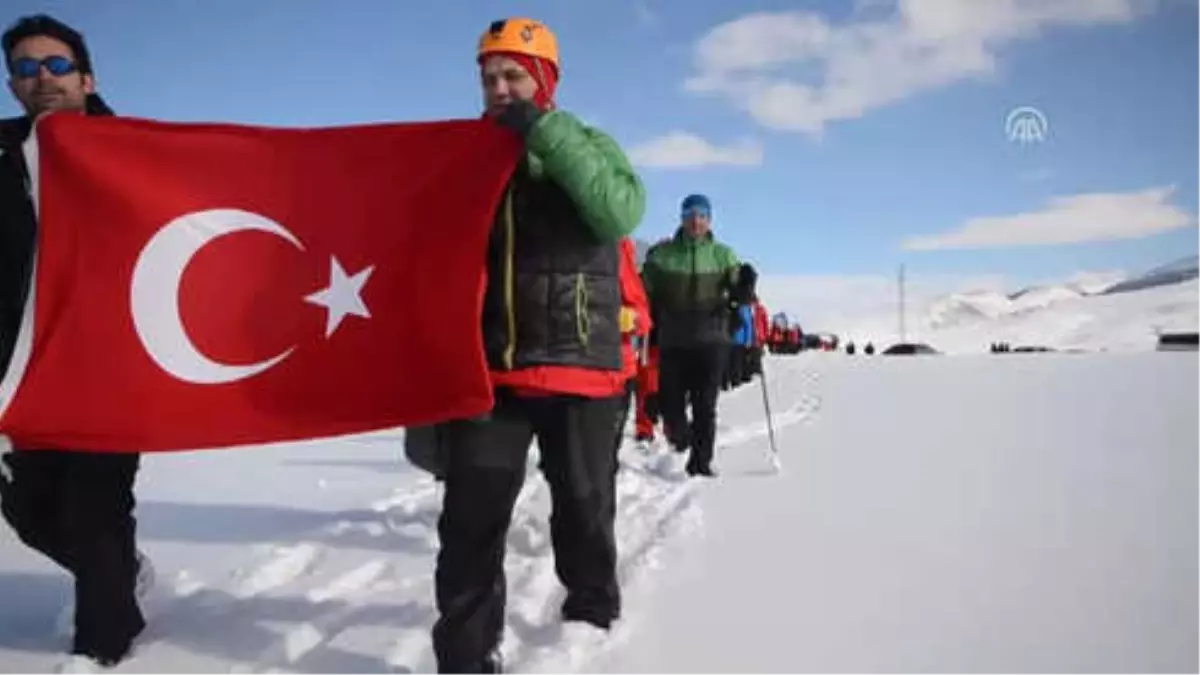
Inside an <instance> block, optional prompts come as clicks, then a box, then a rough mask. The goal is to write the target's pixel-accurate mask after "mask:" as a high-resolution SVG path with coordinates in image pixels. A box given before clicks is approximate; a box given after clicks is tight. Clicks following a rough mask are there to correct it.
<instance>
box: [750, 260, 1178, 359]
mask: <svg viewBox="0 0 1200 675" xmlns="http://www.w3.org/2000/svg"><path fill="white" fill-rule="evenodd" d="M1197 267H1198V265H1197V257H1196V256H1191V257H1189V258H1184V259H1180V260H1177V261H1175V262H1173V263H1171V264H1169V265H1163V266H1162V267H1158V268H1155V269H1153V270H1150V271H1148V272H1146V273H1144V274H1140V275H1136V276H1129V275H1127V274H1124V273H1120V272H1092V273H1081V274H1077V275H1074V276H1072V277H1071V278H1069V279H1066V280H1064V281H1061V282H1056V283H1046V284H1040V285H1037V286H1030V287H1026V288H1023V289H1021V290H1019V291H1017V292H1011V291H1010V290H1008V289H1006V288H1005V283H1004V280H1003V279H1002V278H999V277H977V278H966V277H960V278H954V277H931V276H928V275H913V276H912V277H911V278H910V279H909V281H908V283H907V284H906V290H907V293H906V299H905V300H906V302H905V312H904V328H903V330H904V338H905V339H907V340H909V341H914V340H915V341H923V342H927V343H929V344H930V345H932V346H934V347H935V348H937V349H938V350H939V351H944V352H947V353H980V352H986V351H987V349H988V346H989V345H990V344H991V343H992V342H998V341H1004V342H1008V343H1010V344H1011V345H1013V346H1014V347H1015V346H1019V345H1030V346H1046V347H1051V348H1055V349H1082V350H1087V351H1100V350H1108V351H1149V350H1153V349H1154V348H1155V346H1156V344H1157V340H1158V334H1159V333H1160V332H1193V331H1196V330H1197V326H1198V324H1200V316H1198V314H1200V312H1198V306H1200V280H1198V279H1197ZM954 289H964V290H954ZM898 290H899V289H898V286H897V282H896V280H895V279H888V278H885V277H882V276H880V277H770V276H768V277H764V279H763V280H762V281H761V282H760V292H761V294H762V296H763V298H764V299H765V302H766V303H767V305H768V307H769V308H770V309H771V311H773V312H774V311H784V312H787V314H788V315H789V317H791V319H793V320H795V321H799V323H800V324H801V326H802V327H803V328H804V330H805V331H806V332H832V333H836V334H838V335H840V336H841V337H842V339H843V341H849V340H852V341H854V342H856V343H858V344H863V343H865V342H868V341H871V342H874V343H875V344H876V346H883V345H889V344H892V343H895V342H898V341H900V340H901V325H900V304H899V297H898V295H899V294H898ZM948 291H950V292H948Z"/></svg>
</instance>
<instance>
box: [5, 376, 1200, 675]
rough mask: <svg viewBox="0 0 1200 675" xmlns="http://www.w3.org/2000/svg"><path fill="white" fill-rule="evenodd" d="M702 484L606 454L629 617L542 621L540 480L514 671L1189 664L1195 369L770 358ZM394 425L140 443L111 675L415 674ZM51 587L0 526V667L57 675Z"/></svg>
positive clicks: (648, 457)
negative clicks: (157, 451)
mask: <svg viewBox="0 0 1200 675" xmlns="http://www.w3.org/2000/svg"><path fill="white" fill-rule="evenodd" d="M769 367H770V371H769V375H770V377H771V390H772V396H773V398H772V403H773V405H774V407H775V416H776V417H775V421H776V426H777V432H778V435H779V441H780V446H781V456H782V460H783V464H784V472H783V473H782V474H780V475H775V474H774V473H773V470H772V469H771V463H770V461H769V457H768V455H767V452H768V446H767V442H766V434H765V426H764V424H763V420H764V416H763V412H762V398H761V395H760V390H759V389H758V388H757V385H754V386H750V387H745V388H742V389H740V390H738V391H735V392H733V393H731V394H728V395H726V396H725V397H724V398H723V400H722V404H721V429H720V449H719V450H718V463H719V468H720V469H721V470H722V476H721V477H720V478H719V479H718V480H717V481H714V482H700V483H697V482H688V481H685V480H683V479H682V478H681V476H680V472H679V468H680V467H679V460H678V458H677V457H673V456H671V455H669V454H666V453H662V452H651V453H644V452H642V451H640V450H638V449H636V448H634V447H633V446H632V445H628V446H627V447H626V448H625V449H624V450H623V453H622V454H623V460H624V466H623V468H622V471H621V474H620V478H619V483H620V501H619V513H620V515H619V516H618V517H619V522H618V535H619V537H620V542H621V552H622V559H621V574H622V578H623V580H624V582H625V584H626V601H625V608H626V616H625V618H624V620H623V621H622V622H621V623H620V624H619V626H618V627H617V628H616V629H615V630H614V633H613V634H612V635H611V637H610V638H609V639H608V640H607V641H604V642H599V643H597V642H593V641H589V640H588V639H586V638H583V639H582V641H580V638H579V637H578V636H575V635H571V634H568V635H564V634H563V632H562V631H561V628H560V626H559V625H558V624H557V622H556V621H555V613H556V610H557V606H558V602H559V601H560V599H561V592H560V590H559V588H558V584H557V581H556V580H555V577H554V572H553V561H552V559H551V557H550V555H549V548H548V544H549V542H548V532H547V526H546V523H545V515H546V513H547V511H548V499H547V497H548V495H547V491H546V488H545V485H544V483H543V482H542V480H541V478H540V477H538V476H537V475H536V474H531V476H530V480H529V482H528V484H527V486H526V491H525V493H524V495H523V497H522V501H521V503H520V505H519V506H518V515H517V517H516V520H515V524H514V527H513V530H512V535H511V540H510V544H511V545H510V553H509V560H508V569H509V584H510V588H511V594H510V607H509V621H508V625H509V634H508V639H507V643H506V653H507V657H508V658H507V660H508V665H509V668H510V670H512V671H524V672H529V671H541V672H550V671H647V670H649V671H705V672H711V671H726V670H731V671H732V670H736V671H781V670H782V671H827V672H832V671H839V672H845V671H959V672H963V671H1039V672H1045V671H1060V670H1072V671H1079V670H1083V671H1134V672H1150V671H1169V670H1175V671H1187V670H1191V671H1195V670H1196V669H1197V634H1198V632H1200V628H1198V626H1197V592H1198V589H1197V510H1196V506H1197V448H1198V439H1197V406H1198V400H1197V357H1196V355H1195V354H1194V353H1142V354H1043V355H1020V354H1009V355H1003V356H987V355H981V356H957V357H955V356H949V357H925V358H922V357H898V358H897V357H878V356H877V357H874V358H871V359H868V358H865V357H854V358H852V357H848V356H845V355H840V354H806V355H800V356H796V357H779V358H776V359H772V360H771V361H770V362H769ZM399 454H400V441H399V437H398V436H397V435H395V434H377V435H371V436H363V437H356V438H352V439H341V440H338V441H330V442H316V443H307V444H297V445H290V446H278V447H268V448H259V449H255V450H250V451H238V452H226V453H194V454H180V455H170V456H152V457H147V458H146V459H145V462H144V469H143V473H142V476H141V480H140V486H139V494H140V498H141V504H140V506H139V519H140V533H141V538H142V545H143V547H144V549H145V550H146V551H147V552H148V553H149V554H150V555H151V556H152V557H153V559H154V560H155V562H156V564H157V567H158V571H159V585H158V587H157V590H156V592H155V593H154V594H153V596H152V597H151V599H150V601H149V603H148V604H149V605H150V608H149V612H150V614H151V621H152V628H151V629H150V632H149V634H148V635H147V636H146V639H145V640H144V641H143V644H142V645H141V646H140V647H139V648H138V652H137V654H136V657H135V658H133V659H132V660H131V661H129V662H127V663H126V664H123V665H122V666H121V667H120V668H119V669H118V670H119V671H121V672H150V671H164V672H197V671H204V672H250V671H254V672H262V671H319V672H428V671H430V670H432V669H433V667H434V664H433V660H432V655H431V653H430V645H429V637H428V631H429V628H430V626H431V625H432V622H433V619H434V610H433V595H432V587H431V580H432V569H433V561H434V556H435V553H436V535H435V529H434V528H435V523H436V518H437V514H438V508H439V506H438V491H437V488H436V486H435V485H434V484H433V483H431V482H429V481H428V480H427V479H426V478H425V477H424V476H423V475H421V474H419V473H418V472H416V471H415V470H413V469H411V468H410V467H408V466H407V465H405V464H404V463H403V462H402V460H400V459H399ZM68 592H69V586H68V582H67V579H66V577H65V576H64V575H62V574H61V573H59V572H58V571H57V570H55V569H53V568H52V567H51V566H50V565H49V564H47V563H45V562H43V561H42V560H41V559H39V558H38V557H37V556H35V555H34V554H32V553H30V552H29V551H27V550H26V549H25V548H24V547H23V546H21V545H20V544H19V543H18V542H16V541H15V539H14V538H13V537H12V535H11V533H10V532H9V531H8V530H7V529H4V530H2V531H0V602H2V603H3V604H2V607H3V611H0V670H3V671H28V672H44V671H48V670H53V669H55V668H56V667H58V666H59V664H60V662H61V661H62V653H63V650H64V648H65V646H66V645H67V639H66V638H65V637H64V636H63V635H61V634H57V633H56V632H55V628H54V626H55V621H56V615H58V614H59V613H60V611H61V610H62V608H63V607H64V605H65V604H66V600H67V596H68Z"/></svg>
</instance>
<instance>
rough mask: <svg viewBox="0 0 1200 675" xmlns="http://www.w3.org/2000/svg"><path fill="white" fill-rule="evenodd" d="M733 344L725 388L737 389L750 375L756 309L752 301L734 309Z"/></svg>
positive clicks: (726, 371) (727, 364)
mask: <svg viewBox="0 0 1200 675" xmlns="http://www.w3.org/2000/svg"><path fill="white" fill-rule="evenodd" d="M732 321H733V327H734V330H733V344H732V345H730V347H729V360H728V362H727V363H726V368H725V387H724V388H725V389H736V388H737V387H740V386H741V385H742V384H744V383H745V382H746V381H747V380H749V377H748V375H747V370H748V367H749V362H748V358H749V354H750V348H751V347H752V346H753V345H754V309H753V308H751V306H750V303H749V302H746V303H742V304H739V305H737V306H736V307H735V308H734V309H733V317H732Z"/></svg>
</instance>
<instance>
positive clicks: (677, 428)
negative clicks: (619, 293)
mask: <svg viewBox="0 0 1200 675" xmlns="http://www.w3.org/2000/svg"><path fill="white" fill-rule="evenodd" d="M681 220H682V224H681V225H680V227H679V229H678V230H677V231H676V232H675V236H674V237H672V238H671V239H667V240H664V241H662V242H660V243H659V244H658V245H656V246H654V247H652V248H651V249H650V251H649V252H648V253H647V254H646V262H645V265H644V266H643V278H644V280H645V285H646V294H647V295H648V296H649V297H650V312H651V316H652V317H653V318H652V321H653V322H654V325H655V326H656V327H657V328H658V344H659V350H660V351H659V354H660V357H659V358H660V366H659V368H660V370H659V406H660V410H661V412H662V416H663V429H664V431H665V433H666V435H667V440H668V442H670V443H671V445H672V446H674V447H675V449H676V450H677V451H679V452H686V451H687V450H688V449H689V448H690V449H691V453H690V455H689V456H688V461H687V473H688V475H689V476H707V477H713V476H715V475H716V472H715V471H714V470H713V466H712V462H713V444H714V442H715V436H716V428H717V396H718V394H719V392H720V388H721V378H722V375H723V373H724V370H725V365H726V363H725V362H726V360H727V358H728V354H729V352H730V346H731V345H732V344H733V339H732V335H731V332H732V331H731V326H732V321H733V313H734V311H735V308H736V307H737V306H738V305H739V304H744V303H746V302H748V301H749V297H748V293H749V290H748V289H745V288H742V287H741V286H740V285H739V283H738V280H739V274H738V271H739V268H740V263H739V261H738V257H737V256H736V255H735V254H734V252H733V250H732V249H730V248H729V247H728V246H726V245H725V244H722V243H719V242H717V241H716V240H715V239H714V238H713V233H712V204H711V203H710V202H709V200H708V198H707V197H705V196H704V195H690V196H688V197H687V198H686V199H684V200H683V205H682V215H681ZM689 401H690V403H691V408H692V411H691V412H692V419H691V422H690V423H689V422H688V416H687V404H688V402H689Z"/></svg>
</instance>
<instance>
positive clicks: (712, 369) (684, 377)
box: [658, 345, 729, 470]
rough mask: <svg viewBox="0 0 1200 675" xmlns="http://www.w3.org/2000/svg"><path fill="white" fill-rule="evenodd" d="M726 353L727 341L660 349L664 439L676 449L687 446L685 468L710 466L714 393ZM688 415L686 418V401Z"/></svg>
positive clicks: (713, 441) (715, 408) (723, 366)
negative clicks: (689, 415)
mask: <svg viewBox="0 0 1200 675" xmlns="http://www.w3.org/2000/svg"><path fill="white" fill-rule="evenodd" d="M728 354H729V347H728V346H727V345H713V346H702V347H688V348H671V349H663V350H662V352H661V361H660V370H659V383H658V388H659V396H660V404H661V407H662V416H663V426H664V428H665V429H666V430H667V431H668V433H669V434H670V437H669V438H668V441H669V442H670V443H671V445H673V446H675V448H676V449H677V450H681V451H682V450H683V449H685V448H689V447H690V448H691V454H690V455H689V457H688V462H687V466H688V469H689V470H703V469H709V468H711V467H712V461H713V445H714V443H715V442H716V432H717V396H718V394H719V393H720V389H721V379H722V374H723V373H724V369H725V366H726V360H727V358H728ZM689 402H690V403H691V407H692V411H691V412H692V416H691V422H690V423H689V422H688V415H687V404H688V403H689Z"/></svg>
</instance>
